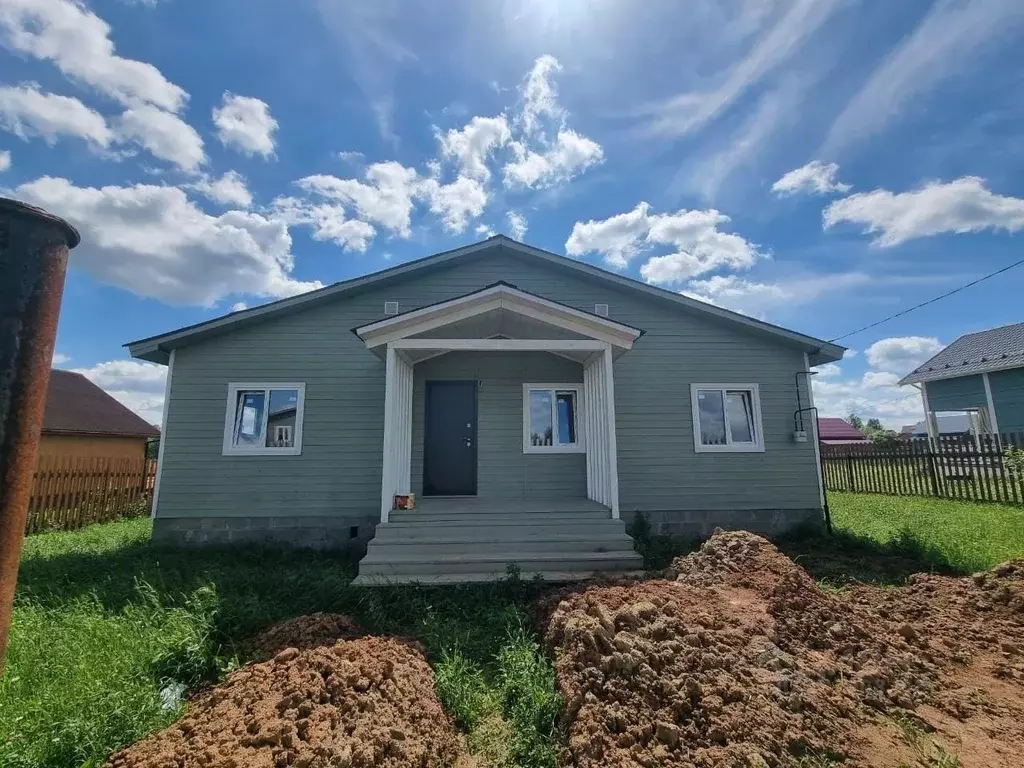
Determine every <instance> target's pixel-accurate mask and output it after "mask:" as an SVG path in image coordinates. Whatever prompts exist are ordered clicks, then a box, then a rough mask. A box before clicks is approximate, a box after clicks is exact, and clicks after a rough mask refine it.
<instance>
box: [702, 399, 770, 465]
mask: <svg viewBox="0 0 1024 768" xmlns="http://www.w3.org/2000/svg"><path fill="white" fill-rule="evenodd" d="M701 390H719V391H721V392H722V403H723V406H724V405H725V402H726V400H725V393H726V392H727V391H736V390H740V391H746V392H749V393H750V400H751V403H752V404H753V407H754V423H753V424H751V425H750V426H751V428H752V429H753V430H754V442H752V443H734V442H732V430H730V429H729V418H728V415H726V419H725V440H726V444H725V445H704V443H702V442H701V440H700V408H699V407H698V405H697V392H699V391H701ZM690 406H691V410H692V414H693V450H695V451H696V452H697V453H763V452H764V422H763V419H762V418H761V392H760V389H759V388H758V385H757V384H691V385H690Z"/></svg>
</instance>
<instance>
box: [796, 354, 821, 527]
mask: <svg viewBox="0 0 1024 768" xmlns="http://www.w3.org/2000/svg"><path fill="white" fill-rule="evenodd" d="M804 370H805V371H806V372H807V375H806V376H804V379H806V381H807V399H808V405H810V406H811V408H814V410H813V411H811V413H812V415H813V424H812V425H811V440H812V441H814V461H815V464H814V482H816V483H817V484H818V496H819V497H820V498H821V508H822V509H824V508H825V484H824V483H823V482H822V477H823V475H824V467H823V466H822V463H821V439H820V438H819V437H818V409H817V408H815V406H814V384H813V382H812V381H811V378H812V377H811V358H810V355H808V354H807V353H806V352H804ZM800 415H801V416H803V414H802V413H801V414H800Z"/></svg>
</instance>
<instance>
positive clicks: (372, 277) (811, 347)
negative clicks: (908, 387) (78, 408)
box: [125, 235, 846, 365]
mask: <svg viewBox="0 0 1024 768" xmlns="http://www.w3.org/2000/svg"><path fill="white" fill-rule="evenodd" d="M493 249H503V250H507V251H510V252H512V253H514V254H515V255H517V256H523V257H526V258H530V259H535V260H537V261H541V262H544V263H545V264H548V265H551V266H555V267H557V268H559V269H564V270H568V271H574V272H577V273H582V274H584V275H587V276H589V277H596V278H600V279H602V280H606V281H608V282H610V283H613V284H614V285H617V286H620V287H623V288H626V289H628V290H631V291H636V292H639V293H642V294H644V295H646V296H649V297H651V298H654V299H657V300H661V301H667V302H670V303H672V304H675V305H677V306H681V307H684V308H686V309H690V310H696V311H698V312H701V313H704V314H707V315H710V316H713V317H717V318H720V319H722V320H726V321H729V322H733V323H736V324H738V325H742V326H745V327H747V328H749V329H751V330H753V331H756V332H760V333H764V334H767V335H769V336H773V337H775V338H777V339H781V340H784V341H788V342H790V343H792V344H796V345H797V346H801V347H803V348H804V349H805V350H806V351H807V352H808V354H809V357H810V364H811V365H820V364H822V363H827V362H834V361H836V360H840V359H841V358H842V356H843V352H845V351H846V350H845V348H844V347H841V346H839V345H837V344H831V343H829V342H827V341H823V340H821V339H816V338H814V337H813V336H807V335H805V334H802V333H797V332H796V331H790V330H787V329H786V328H781V327H779V326H777V325H772V324H771V323H766V322H764V321H762V320H756V319H754V318H752V317H748V316H747V315H742V314H739V313H738V312H732V311H731V310H728V309H723V308H722V307H717V306H715V305H713V304H707V303H706V302H703V301H698V300H697V299H692V298H690V297H689V296H684V295H682V294H680V293H676V292H674V291H669V290H666V289H664V288H657V287H655V286H653V285H648V284H647V283H642V282H640V281H638V280H633V279H632V278H629V277H625V276H623V275H619V274H616V273H615V272H609V271H608V270H605V269H601V268H600V267H595V266H593V265H592V264H587V263H585V262H582V261H577V260H575V259H570V258H567V257H565V256H559V255H557V254H554V253H551V252H549V251H545V250H542V249H540V248H534V247H532V246H529V245H526V244H525V243H520V242H518V241H516V240H512V239H511V238H508V237H505V236H504V235H495V236H493V237H490V238H488V239H487V240H483V241H481V242H479V243H473V244H472V245H466V246H463V247H461V248H455V249H454V250H450V251H443V252H442V253H437V254H434V255H433V256H426V257H424V258H422V259H416V260H414V261H409V262H406V263H405V264H400V265H398V266H395V267H391V268H390V269H385V270H382V271H380V272H374V273H372V274H369V275H363V276H361V277H356V278H352V279H351V280H343V281H341V282H339V283H334V284H333V285H329V286H327V287H326V288H320V289H319V290H316V291H310V292H308V293H303V294H300V295H298V296H292V297H289V298H286V299H280V300H278V301H273V302H270V303H268V304H263V305H262V306H259V307H253V308H252V309H245V310H242V311H241V312H232V313H231V314H228V315H224V316H222V317H218V318H214V319H213V320H207V321H206V322H203V323H198V324H196V325H191V326H186V327H184V328H179V329H178V330H175V331H170V332H169V333H163V334H160V335H157V336H150V337H148V338H145V339H138V340H137V341H131V342H129V343H127V344H126V345H125V346H126V347H127V348H128V351H129V352H130V353H131V355H132V356H133V357H137V358H140V359H142V360H149V361H150V362H154V363H163V364H166V363H167V362H168V359H169V356H170V350H172V349H174V348H175V347H181V346H186V345H187V344H189V343H193V342H195V341H199V340H200V339H203V338H206V337H208V336H211V335H215V334H220V333H224V332H227V331H229V330H233V329H235V328H239V327H244V326H246V325H249V324H251V323H255V322H260V321H262V320H265V319H268V318H269V317H272V316H275V315H278V314H280V313H287V312H292V311H297V310H301V309H305V308H307V307H311V306H316V305H318V304H321V303H324V302H327V301H330V300H332V299H334V298H336V297H338V296H341V295H344V294H346V293H350V292H355V291H358V290H361V289H364V288H367V287H369V286H375V285H378V284H381V283H383V282H385V281H390V280H394V279H397V278H401V277H405V276H407V275H409V274H411V273H415V272H417V271H419V270H425V269H432V268H437V267H440V266H443V265H450V264H453V263H458V262H459V261H463V260H468V259H471V258H475V257H478V256H480V255H483V254H486V253H490V252H492V250H493Z"/></svg>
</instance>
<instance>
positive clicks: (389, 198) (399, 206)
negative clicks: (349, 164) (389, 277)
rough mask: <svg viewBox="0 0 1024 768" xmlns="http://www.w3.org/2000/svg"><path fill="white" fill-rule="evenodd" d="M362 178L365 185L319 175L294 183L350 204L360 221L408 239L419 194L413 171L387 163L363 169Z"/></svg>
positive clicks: (355, 181) (352, 180)
mask: <svg viewBox="0 0 1024 768" xmlns="http://www.w3.org/2000/svg"><path fill="white" fill-rule="evenodd" d="M363 178H364V179H365V182H363V181H358V180H356V179H339V178H338V177H337V176H327V175H322V174H321V175H315V176H306V177H305V178H302V179H299V180H298V181H297V182H296V184H298V185H299V187H301V188H302V189H304V190H306V191H307V192H313V193H316V194H318V195H320V196H322V197H326V198H328V199H330V200H337V201H340V202H345V203H351V204H352V205H354V206H355V207H356V210H357V211H358V212H359V215H360V217H361V218H364V219H367V220H368V221H372V222H375V223H377V224H380V225H381V226H384V227H386V228H387V229H389V230H391V231H392V232H393V233H395V234H396V235H398V236H399V237H409V236H410V234H412V230H411V225H412V210H413V206H414V198H415V197H416V195H417V194H418V193H419V181H420V179H419V175H418V174H417V173H416V170H415V169H414V168H406V167H405V166H403V165H402V164H401V163H398V162H395V161H393V160H391V161H388V162H384V163H373V164H372V165H370V166H367V168H366V171H365V173H364V176H363Z"/></svg>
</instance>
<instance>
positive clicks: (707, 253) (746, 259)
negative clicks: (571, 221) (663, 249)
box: [565, 202, 765, 285]
mask: <svg viewBox="0 0 1024 768" xmlns="http://www.w3.org/2000/svg"><path fill="white" fill-rule="evenodd" d="M728 222H729V217H728V216H726V215H725V214H723V213H720V212H718V211H716V210H714V209H709V210H706V211H697V210H694V211H688V210H685V209H682V210H679V211H676V212H675V213H659V214H651V213H650V205H649V204H648V203H643V202H642V203H639V204H638V205H637V207H636V208H634V209H633V210H632V211H629V212H628V213H620V214H618V215H617V216H612V217H610V218H608V219H604V220H603V221H594V220H591V221H588V222H579V221H577V222H576V224H575V225H573V228H572V233H571V234H570V235H569V239H568V240H567V241H566V243H565V250H566V253H567V254H569V255H570V256H583V255H584V254H586V253H592V252H593V253H599V254H601V255H602V256H603V257H604V260H605V262H606V263H607V264H609V265H610V266H612V267H615V268H617V269H622V268H624V267H625V266H626V265H627V264H628V263H629V261H630V259H632V258H633V257H634V256H636V255H637V254H638V253H639V252H640V251H641V250H642V249H644V248H647V247H650V246H655V245H670V246H673V247H675V248H676V249H677V250H676V251H675V252H673V253H669V254H666V255H663V256H655V257H653V258H651V259H650V260H649V261H648V262H647V263H646V264H644V265H643V266H642V267H641V268H640V274H641V276H642V277H643V278H644V279H645V280H647V282H649V283H656V284H659V285H672V284H678V283H681V282H684V281H685V280H687V279H689V278H692V277H697V276H698V275H702V274H705V273H707V272H711V271H713V270H715V269H720V268H730V269H749V268H750V267H752V266H753V265H754V264H755V263H756V262H757V260H758V259H760V258H762V257H763V256H765V254H764V253H762V252H761V251H760V250H759V249H758V246H756V245H754V244H753V243H750V242H748V241H747V240H745V239H743V238H742V237H740V236H739V235H735V234H732V233H729V232H722V231H720V230H719V226H721V225H723V224H727V223H728Z"/></svg>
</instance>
